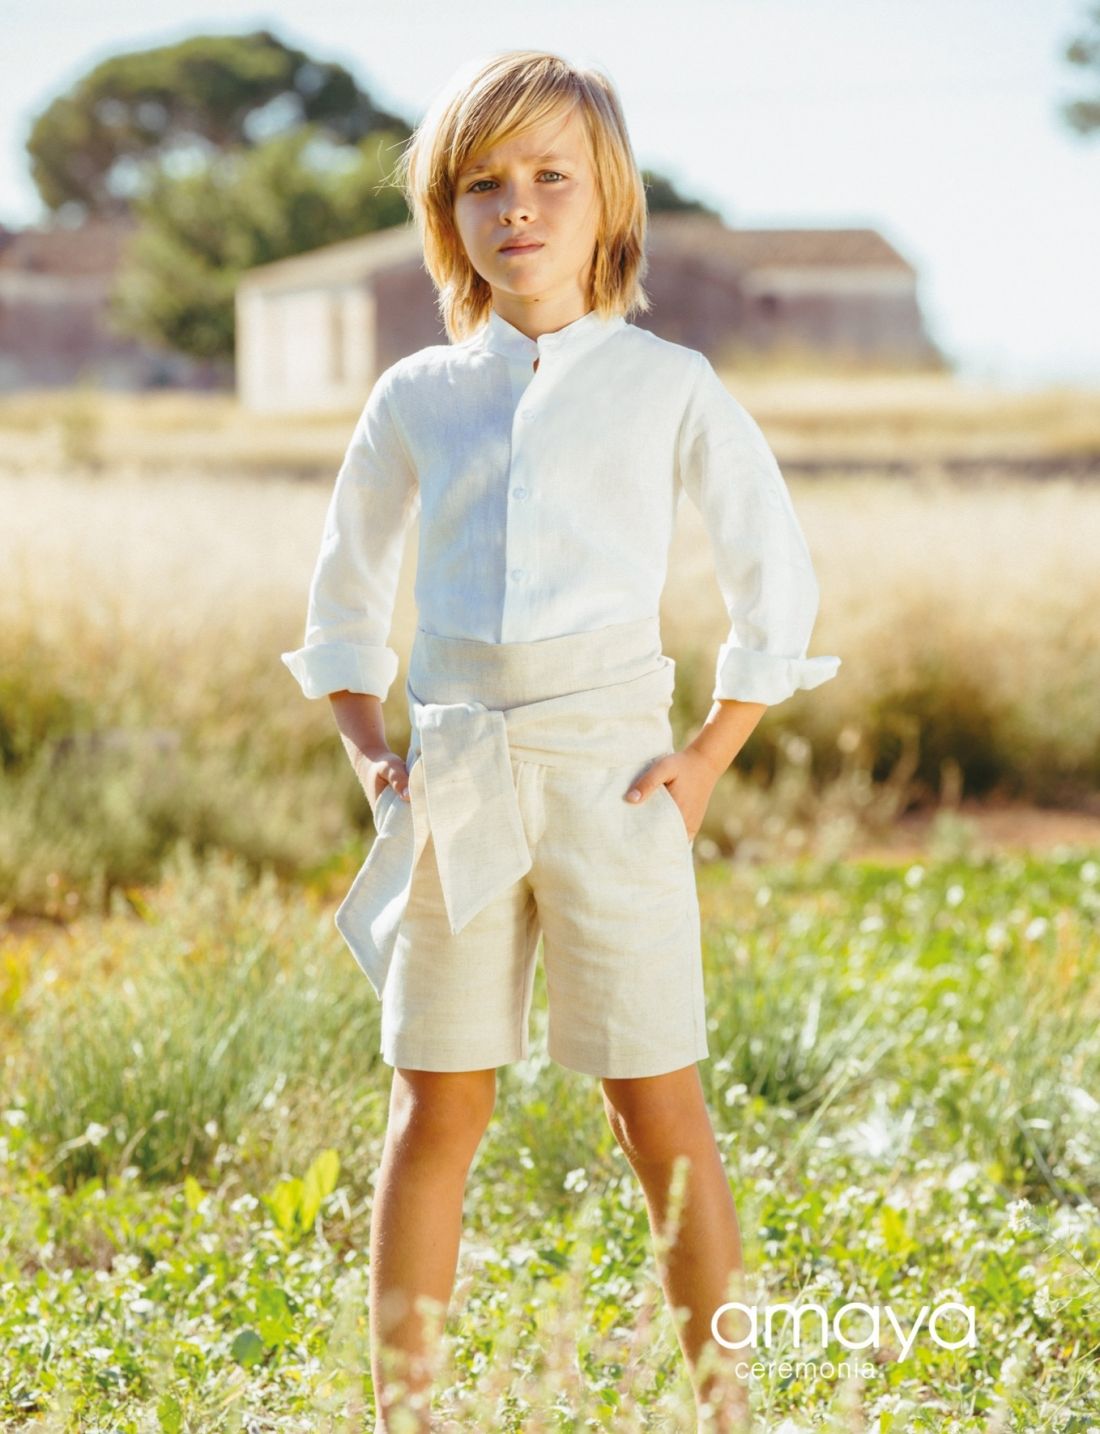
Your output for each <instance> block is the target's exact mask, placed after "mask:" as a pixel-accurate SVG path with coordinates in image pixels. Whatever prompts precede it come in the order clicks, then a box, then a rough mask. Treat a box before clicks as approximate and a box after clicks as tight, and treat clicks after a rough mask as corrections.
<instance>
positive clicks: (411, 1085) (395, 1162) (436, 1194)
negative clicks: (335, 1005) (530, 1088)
mask: <svg viewBox="0 0 1100 1434" xmlns="http://www.w3.org/2000/svg"><path fill="white" fill-rule="evenodd" d="M495 1102H496V1070H495V1068H491V1069H488V1070H476V1071H422V1070H406V1069H400V1068H398V1069H395V1070H394V1074H393V1083H392V1086H391V1088H390V1111H389V1120H388V1123H387V1127H386V1138H385V1144H384V1148H383V1153H382V1161H381V1165H380V1167H379V1172H378V1181H377V1184H376V1186H375V1194H374V1205H373V1208H372V1211H371V1230H370V1342H371V1374H372V1378H373V1381H374V1393H375V1411H376V1414H375V1417H376V1423H375V1431H376V1434H390V1430H391V1429H395V1428H396V1427H397V1422H396V1421H395V1422H393V1423H391V1422H390V1421H391V1420H394V1416H395V1414H396V1412H397V1410H399V1409H401V1410H412V1412H413V1413H414V1415H415V1423H409V1424H408V1425H407V1427H408V1428H409V1429H410V1430H411V1429H418V1430H428V1429H430V1427H431V1425H430V1418H429V1416H430V1406H431V1393H432V1380H433V1376H434V1373H435V1358H436V1353H437V1350H436V1344H437V1337H438V1335H439V1333H441V1332H442V1328H443V1323H444V1320H445V1318H446V1311H447V1305H448V1303H449V1301H450V1297H451V1293H452V1290H453V1288H454V1279H455V1271H456V1269H457V1266H458V1253H459V1246H460V1241H461V1236H462V1204H463V1196H464V1194H465V1189H466V1177H467V1174H468V1173H469V1169H470V1164H471V1162H472V1161H473V1157H474V1155H475V1153H476V1151H477V1148H478V1145H479V1143H480V1141H481V1137H482V1135H483V1134H484V1132H485V1128H486V1126H487V1125H488V1123H489V1118H490V1116H491V1115H492V1113H493V1107H494V1105H495ZM425 1297H426V1298H427V1301H429V1302H431V1304H430V1305H429V1306H428V1307H427V1308H425V1306H424V1305H422V1304H421V1303H420V1301H422V1300H424V1298H425ZM394 1381H396V1382H397V1384H398V1385H403V1386H404V1391H405V1392H404V1393H403V1392H402V1390H401V1388H399V1387H394V1388H393V1389H391V1390H387V1388H386V1386H387V1385H388V1384H391V1383H393V1382H394ZM410 1395H412V1396H413V1397H412V1398H411V1399H410V1397H409V1396H410ZM405 1427H406V1426H405V1425H401V1428H402V1429H404V1428H405Z"/></svg>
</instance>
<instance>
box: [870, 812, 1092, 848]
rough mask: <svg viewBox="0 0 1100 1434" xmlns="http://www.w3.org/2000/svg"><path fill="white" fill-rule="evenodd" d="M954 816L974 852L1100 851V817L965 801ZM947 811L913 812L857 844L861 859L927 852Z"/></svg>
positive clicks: (1086, 813)
mask: <svg viewBox="0 0 1100 1434" xmlns="http://www.w3.org/2000/svg"><path fill="white" fill-rule="evenodd" d="M953 815H954V816H956V817H957V818H958V819H959V821H960V822H961V823H964V824H965V825H966V826H968V827H970V828H971V830H972V832H973V840H974V848H975V852H976V853H977V852H979V851H987V852H1023V851H1026V852H1035V853H1037V854H1038V853H1043V852H1049V851H1051V850H1052V849H1053V848H1055V847H1058V846H1074V847H1089V848H1094V849H1095V850H1097V851H1098V852H1100V815H1094V814H1090V813H1088V812H1074V811H1061V810H1057V809H1048V808H1043V807H1030V806H988V805H984V806H983V805H982V804H981V803H979V802H972V803H971V802H963V803H961V804H960V806H959V807H957V808H956V809H954V812H953ZM942 816H943V814H942V812H941V813H936V812H911V813H908V814H907V815H906V816H904V817H901V818H900V819H899V820H898V821H897V823H896V824H895V826H894V828H893V830H892V831H891V832H890V833H889V835H888V836H887V837H886V838H885V839H882V840H879V841H876V842H873V843H868V844H865V845H857V846H855V847H854V848H853V849H852V851H851V852H850V853H849V855H850V856H851V857H852V858H853V859H854V860H861V861H887V862H893V861H906V860H911V859H913V858H915V857H920V856H924V855H927V853H928V850H929V843H930V840H931V839H932V837H933V834H934V830H935V826H936V823H937V820H942Z"/></svg>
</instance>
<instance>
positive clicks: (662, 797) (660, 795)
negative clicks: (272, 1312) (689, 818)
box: [653, 782, 691, 846]
mask: <svg viewBox="0 0 1100 1434" xmlns="http://www.w3.org/2000/svg"><path fill="white" fill-rule="evenodd" d="M653 795H654V796H655V797H656V798H657V800H658V801H665V802H667V803H668V805H669V806H670V807H671V808H672V814H673V816H674V817H675V818H676V821H677V823H678V824H679V827H680V834H681V835H682V836H683V839H684V841H685V842H686V843H687V844H688V846H690V845H691V837H690V836H688V829H687V826H686V825H685V823H684V814H683V812H682V811H681V810H680V807H679V804H678V802H677V801H676V798H675V797H674V796H673V795H672V793H671V792H670V791H669V789H668V788H667V787H666V786H665V784H664V782H661V783H659V784H658V786H657V790H656V791H655V792H654V794H653Z"/></svg>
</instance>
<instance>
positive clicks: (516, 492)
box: [512, 488, 527, 498]
mask: <svg viewBox="0 0 1100 1434" xmlns="http://www.w3.org/2000/svg"><path fill="white" fill-rule="evenodd" d="M512 497H513V498H526V497H527V489H526V488H513V489H512Z"/></svg>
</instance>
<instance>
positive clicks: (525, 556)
mask: <svg viewBox="0 0 1100 1434" xmlns="http://www.w3.org/2000/svg"><path fill="white" fill-rule="evenodd" d="M536 358H538V360H539V366H538V368H537V369H535V368H534V362H535V359H536ZM546 361H547V360H546V354H545V353H543V354H539V352H538V349H537V347H536V346H535V345H534V344H532V345H531V348H530V350H529V351H528V352H526V353H513V354H510V355H509V357H508V376H509V381H510V383H511V386H512V434H511V445H510V452H509V462H508V482H507V487H506V490H505V491H506V498H505V525H504V561H505V568H504V610H503V613H502V616H501V633H500V640H501V642H516V641H520V640H522V635H523V634H524V633H525V632H526V631H528V630H529V629H530V626H531V606H532V602H533V595H534V593H535V592H536V590H537V580H538V565H539V551H538V489H537V474H536V471H535V443H534V435H533V433H532V426H533V419H534V416H535V412H536V408H537V405H538V402H539V394H540V392H541V387H542V385H541V384H540V382H539V377H540V375H541V374H542V372H543V369H544V366H545V364H546Z"/></svg>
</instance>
